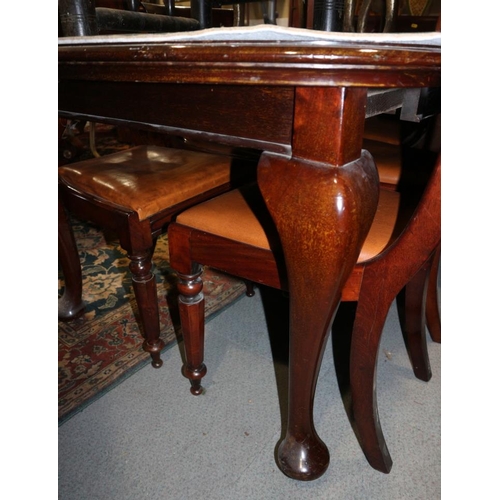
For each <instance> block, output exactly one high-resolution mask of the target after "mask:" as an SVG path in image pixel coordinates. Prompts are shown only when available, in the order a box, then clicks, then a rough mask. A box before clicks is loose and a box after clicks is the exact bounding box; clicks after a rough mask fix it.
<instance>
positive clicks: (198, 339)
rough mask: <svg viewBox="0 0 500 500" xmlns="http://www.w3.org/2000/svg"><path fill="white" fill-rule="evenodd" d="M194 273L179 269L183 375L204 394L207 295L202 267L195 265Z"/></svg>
mask: <svg viewBox="0 0 500 500" xmlns="http://www.w3.org/2000/svg"><path fill="white" fill-rule="evenodd" d="M194 271H195V272H194V273H193V274H182V273H179V272H177V276H178V282H177V289H178V291H179V314H180V318H181V325H182V332H183V339H184V349H185V354H186V361H185V364H184V365H183V367H182V374H183V375H184V376H185V377H186V378H187V379H189V381H190V383H191V394H194V395H195V396H198V395H200V394H202V393H203V391H204V389H203V387H202V385H201V380H202V378H203V377H204V376H205V375H206V373H207V367H206V366H205V363H204V362H203V358H204V351H205V297H204V295H203V291H202V290H203V281H202V279H201V273H202V268H201V266H199V265H198V264H195V266H194Z"/></svg>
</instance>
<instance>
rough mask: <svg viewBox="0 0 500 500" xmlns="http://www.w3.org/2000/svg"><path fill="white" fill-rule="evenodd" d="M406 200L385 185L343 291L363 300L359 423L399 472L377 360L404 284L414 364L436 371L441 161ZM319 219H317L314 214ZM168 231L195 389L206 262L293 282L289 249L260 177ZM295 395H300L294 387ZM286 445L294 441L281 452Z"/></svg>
mask: <svg viewBox="0 0 500 500" xmlns="http://www.w3.org/2000/svg"><path fill="white" fill-rule="evenodd" d="M393 148H394V149H396V150H397V149H398V148H397V147H396V146H393ZM387 149H389V151H390V150H391V147H388V148H387ZM364 154H365V153H364ZM399 199H400V195H399V193H398V192H397V191H395V190H381V192H380V198H379V203H378V208H377V212H376V215H375V218H374V221H373V224H372V226H371V228H370V231H369V233H368V236H367V238H366V240H365V242H364V244H363V247H362V249H361V253H360V255H359V258H358V262H357V263H356V265H355V266H354V269H353V270H352V272H351V274H350V275H349V277H348V278H347V281H346V283H345V284H344V286H343V288H342V292H341V300H342V301H346V302H351V301H355V302H357V308H356V316H355V321H354V327H353V332H352V350H351V364H350V375H351V385H352V406H353V417H354V422H355V426H356V429H357V432H358V435H359V437H360V444H361V446H362V448H363V451H364V453H365V455H366V457H367V459H368V461H369V463H370V464H371V465H372V466H373V467H374V468H375V469H377V470H380V471H382V472H389V471H390V469H391V465H392V460H391V457H390V455H389V452H388V449H387V446H386V443H385V440H384V437H383V433H382V430H381V426H380V422H379V419H378V411H377V402H376V361H377V353H378V348H379V341H380V338H381V335H382V329H383V326H384V323H385V320H386V316H387V312H388V311H389V307H390V305H391V303H392V302H393V301H394V300H395V298H396V296H397V295H398V294H399V293H400V292H401V290H403V294H402V297H403V298H404V300H405V307H404V311H405V315H404V323H403V329H404V333H405V336H406V340H407V345H408V350H409V354H410V359H411V361H412V366H413V370H414V373H415V375H416V376H417V377H418V378H419V379H421V380H425V381H428V380H429V379H430V377H431V368H430V365H429V359H428V355H427V344H426V330H425V302H426V300H425V296H426V279H427V275H428V268H429V266H430V263H431V262H432V258H433V254H434V252H435V250H436V247H437V245H438V243H439V239H440V229H441V225H440V199H441V194H440V164H439V163H438V165H437V167H436V168H435V170H434V172H433V174H432V176H431V179H430V181H429V184H428V186H427V189H426V191H425V193H424V196H423V198H422V200H421V203H420V204H419V205H418V207H417V208H416V210H415V211H412V210H411V211H409V210H408V207H406V206H404V207H401V206H400V203H399ZM336 201H337V202H338V198H337V200H336ZM401 212H404V213H401ZM407 214H411V218H410V219H409V222H407V221H406V218H405V219H404V220H401V217H405V216H406V215H407ZM310 223H311V225H314V223H315V221H314V220H311V221H310ZM168 234H169V249H170V263H171V266H172V268H173V269H174V270H176V271H177V272H178V275H179V284H178V288H179V309H180V317H181V325H182V330H183V338H184V345H185V351H186V361H185V364H184V367H183V373H184V375H185V376H186V377H187V378H188V379H189V380H190V382H191V386H192V387H191V392H192V393H193V394H195V395H198V394H201V392H202V387H201V380H202V378H203V376H204V375H205V373H206V371H207V368H206V366H205V364H204V362H203V352H204V300H203V294H202V288H203V283H202V276H201V275H202V267H201V266H202V265H207V266H211V267H215V268H218V269H220V270H222V271H225V272H227V273H229V274H233V275H236V276H239V277H241V278H244V279H246V280H250V281H253V282H257V283H261V284H264V285H268V286H271V287H274V288H278V289H282V290H287V289H288V277H287V272H286V268H285V265H284V260H283V250H282V248H281V245H280V242H279V237H278V235H277V234H276V231H275V229H274V227H273V222H272V219H271V217H270V216H269V213H268V212H267V210H266V206H265V203H264V201H263V200H262V198H261V197H260V193H259V192H258V189H256V187H255V186H250V187H247V188H246V189H240V190H237V191H233V192H230V193H226V194H223V195H221V196H219V197H216V198H214V199H212V200H210V201H208V202H205V203H202V204H200V205H197V206H195V207H193V208H190V209H188V210H187V211H185V212H182V213H181V214H179V215H178V216H177V218H176V221H175V222H174V223H172V224H171V225H170V227H169V232H168ZM407 285H408V286H407ZM311 306H312V304H311ZM333 334H334V335H335V331H334V332H333ZM309 355H310V353H309V350H308V349H307V348H305V347H304V348H303V350H301V351H300V352H299V353H298V354H297V358H294V359H292V360H290V363H291V364H292V363H297V364H301V363H304V362H305V360H307V359H308V356H309ZM290 397H291V398H294V397H297V395H296V394H294V393H293V391H291V393H290ZM286 446H287V442H286V441H285V442H284V443H282V445H281V448H280V453H283V451H284V449H285V448H286Z"/></svg>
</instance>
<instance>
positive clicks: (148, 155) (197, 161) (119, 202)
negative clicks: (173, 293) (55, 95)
mask: <svg viewBox="0 0 500 500" xmlns="http://www.w3.org/2000/svg"><path fill="white" fill-rule="evenodd" d="M252 170H254V169H252V162H251V161H249V162H247V161H246V160H239V159H235V158H232V157H230V156H222V155H215V154H207V153H200V152H194V151H187V150H180V149H167V148H159V147H156V146H138V147H135V148H131V149H128V150H125V151H121V152H118V153H114V154H110V155H107V156H102V157H100V158H95V159H91V160H86V161H82V162H79V163H74V164H71V165H66V166H63V167H60V168H59V201H60V203H59V259H60V261H61V265H62V270H63V273H64V277H65V285H66V286H65V292H64V294H63V296H62V297H61V298H60V299H59V318H60V319H66V320H68V319H73V318H74V317H75V316H77V315H79V314H80V313H81V312H82V311H83V303H82V296H81V295H82V282H81V270H80V263H79V258H78V252H77V248H76V245H75V242H74V238H73V236H72V233H71V230H70V227H69V224H68V221H67V217H66V214H65V212H64V208H63V207H65V208H67V209H68V210H69V211H70V212H72V213H74V214H75V215H77V216H79V217H80V218H82V219H86V220H90V221H92V222H94V223H96V224H98V225H99V226H101V227H104V228H107V229H112V230H113V231H115V232H116V233H117V235H118V237H119V240H120V245H121V246H122V247H123V248H124V249H125V250H126V251H127V254H128V257H129V258H130V266H129V267H130V271H131V273H132V283H133V287H134V292H135V296H136V299H137V306H138V309H139V315H140V319H141V322H142V327H143V331H144V337H145V340H144V344H143V347H144V350H145V351H146V352H149V353H150V355H151V357H152V360H153V361H152V364H153V366H154V367H155V368H158V367H160V366H161V365H162V361H161V358H160V352H161V349H162V348H163V347H164V342H163V340H162V339H161V338H160V320H159V311H158V296H157V291H156V279H155V277H154V274H153V272H152V265H153V263H152V257H153V252H154V247H155V242H156V238H157V237H158V236H159V235H160V234H161V233H163V232H165V231H166V229H167V226H168V223H169V222H170V221H171V220H172V217H173V216H174V215H175V214H176V213H177V212H179V211H180V210H183V209H185V208H187V207H189V206H191V205H192V204H195V203H199V202H200V201H203V200H206V199H209V198H210V197H212V196H215V195H216V194H220V193H223V192H224V191H227V190H228V189H230V188H232V187H234V186H236V185H238V184H241V182H243V180H244V179H245V178H248V177H252Z"/></svg>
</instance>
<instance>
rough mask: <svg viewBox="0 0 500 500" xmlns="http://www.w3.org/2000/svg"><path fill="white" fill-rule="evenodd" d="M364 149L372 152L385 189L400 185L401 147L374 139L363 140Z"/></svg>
mask: <svg viewBox="0 0 500 500" xmlns="http://www.w3.org/2000/svg"><path fill="white" fill-rule="evenodd" d="M363 149H366V150H368V151H370V153H371V154H372V156H373V159H374V160H375V164H376V165H377V170H378V176H379V178H380V183H381V184H383V185H384V187H389V186H394V188H395V187H396V186H397V185H398V184H399V181H400V180H401V173H402V166H401V165H402V159H401V154H402V153H401V147H400V146H396V145H394V144H388V143H385V142H381V141H375V140H372V139H364V140H363Z"/></svg>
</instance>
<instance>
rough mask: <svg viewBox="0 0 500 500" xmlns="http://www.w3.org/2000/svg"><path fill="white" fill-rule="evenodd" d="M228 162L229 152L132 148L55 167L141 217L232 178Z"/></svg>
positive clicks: (81, 188)
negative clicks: (218, 153)
mask: <svg viewBox="0 0 500 500" xmlns="http://www.w3.org/2000/svg"><path fill="white" fill-rule="evenodd" d="M231 164H232V158H231V157H230V156H223V155H214V154H208V153H200V152H195V151H188V150H181V149H170V148H169V149H167V148H162V147H158V146H137V147H134V148H131V149H127V150H125V151H120V152H118V153H113V154H110V155H107V156H102V157H99V158H94V159H91V160H86V161H82V162H79V163H76V164H73V165H66V166H63V167H60V168H59V180H60V181H61V182H63V183H64V184H66V185H67V186H69V187H72V188H73V189H75V190H77V191H78V192H80V193H82V194H85V195H90V196H92V197H95V198H97V199H99V200H101V201H104V202H107V203H112V204H113V205H117V206H118V207H121V208H123V209H124V210H127V211H130V210H133V211H135V212H137V214H138V217H139V220H144V219H147V218H148V217H151V216H152V215H154V214H156V213H158V212H160V211H162V210H164V209H167V208H170V207H173V206H175V205H177V204H178V203H182V202H183V201H185V200H187V199H189V198H193V197H195V196H197V195H198V194H200V193H205V192H207V191H209V190H210V189H212V188H216V187H218V186H221V185H222V184H225V183H229V182H230V181H232V180H234V175H233V174H232V173H231ZM233 170H235V171H236V173H237V171H238V169H233ZM241 170H242V171H243V170H245V169H241Z"/></svg>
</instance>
